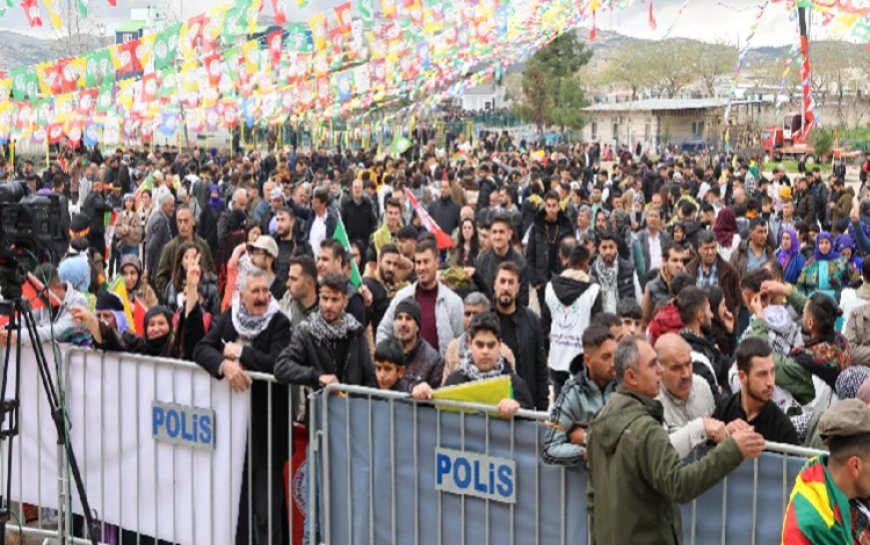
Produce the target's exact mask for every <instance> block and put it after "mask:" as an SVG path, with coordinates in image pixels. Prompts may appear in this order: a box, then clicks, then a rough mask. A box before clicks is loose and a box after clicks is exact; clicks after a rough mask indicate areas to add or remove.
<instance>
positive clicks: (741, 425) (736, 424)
mask: <svg viewBox="0 0 870 545" xmlns="http://www.w3.org/2000/svg"><path fill="white" fill-rule="evenodd" d="M754 429H755V428H754V427H752V426H750V425H749V424H748V423H747V422H746V420H743V419H742V418H735V419H734V420H732V421H731V422H728V423H727V424H725V433H726V435H729V436H731V435H734V432H736V431H738V430H754Z"/></svg>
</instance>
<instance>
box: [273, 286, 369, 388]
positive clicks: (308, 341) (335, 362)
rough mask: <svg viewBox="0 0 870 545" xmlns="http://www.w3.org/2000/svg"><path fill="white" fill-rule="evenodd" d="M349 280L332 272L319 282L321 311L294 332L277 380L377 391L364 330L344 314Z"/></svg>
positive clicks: (304, 384)
mask: <svg viewBox="0 0 870 545" xmlns="http://www.w3.org/2000/svg"><path fill="white" fill-rule="evenodd" d="M347 286H348V282H347V279H346V278H345V277H344V276H343V275H341V274H339V273H334V272H330V273H327V274H325V275H324V276H323V277H322V278H321V279H320V309H319V310H318V311H316V312H314V313H313V314H311V316H309V317H308V320H307V321H305V322H302V323H301V324H299V326H297V327H296V329H295V330H294V331H293V337H292V338H291V339H290V344H289V345H287V347H286V348H285V349H284V350H283V351H282V352H281V355H280V356H278V361H277V363H276V365H275V378H276V379H278V380H279V381H281V382H288V383H290V384H299V385H302V386H309V387H311V388H314V389H316V390H319V389H320V388H322V387H324V386H326V385H328V384H334V383H341V384H354V385H362V386H371V387H373V388H377V384H378V383H377V380H376V378H375V370H374V366H373V364H372V358H371V352H370V351H369V344H368V340H367V339H366V337H365V335H364V334H363V326H362V324H360V323H359V321H357V319H356V318H354V317H353V316H352V315H350V314H348V313H346V312H345V311H344V309H345V307H346V306H347Z"/></svg>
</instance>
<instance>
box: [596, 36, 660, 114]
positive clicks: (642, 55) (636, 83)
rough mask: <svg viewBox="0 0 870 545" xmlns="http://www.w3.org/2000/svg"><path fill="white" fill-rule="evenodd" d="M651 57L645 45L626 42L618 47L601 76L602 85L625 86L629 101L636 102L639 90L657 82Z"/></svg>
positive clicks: (647, 45) (647, 46)
mask: <svg viewBox="0 0 870 545" xmlns="http://www.w3.org/2000/svg"><path fill="white" fill-rule="evenodd" d="M651 57H652V55H651V54H650V48H649V44H647V43H642V42H628V43H625V44H623V45H621V46H619V48H618V49H617V50H616V51H615V52H614V54H613V56H612V57H611V58H610V60H609V61H608V62H607V67H606V68H605V69H604V71H603V72H602V74H601V81H602V83H605V84H614V83H615V84H622V85H625V86H626V87H628V88H629V89H630V90H631V100H637V96H638V93H639V92H640V91H641V90H646V89H649V88H651V87H653V86H654V85H655V84H656V82H657V80H658V74H657V73H656V67H655V66H654V65H653V64H652V63H651V62H650V60H651Z"/></svg>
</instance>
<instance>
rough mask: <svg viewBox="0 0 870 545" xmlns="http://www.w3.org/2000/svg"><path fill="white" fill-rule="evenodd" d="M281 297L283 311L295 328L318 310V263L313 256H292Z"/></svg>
mask: <svg viewBox="0 0 870 545" xmlns="http://www.w3.org/2000/svg"><path fill="white" fill-rule="evenodd" d="M285 287H286V291H285V292H284V297H283V298H282V299H281V311H282V312H284V314H286V315H287V318H289V319H290V325H291V326H292V327H293V328H294V329H295V328H296V326H297V325H299V324H300V323H301V322H302V321H303V320H305V319H307V318H308V316H309V315H311V313H312V312H314V311H316V310H317V265H315V264H314V260H313V259H311V256H307V255H302V256H296V257H291V258H290V270H289V272H288V273H287V284H286V286H285Z"/></svg>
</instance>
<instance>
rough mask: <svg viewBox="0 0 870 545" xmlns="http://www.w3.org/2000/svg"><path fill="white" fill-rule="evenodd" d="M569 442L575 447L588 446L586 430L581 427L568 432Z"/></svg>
mask: <svg viewBox="0 0 870 545" xmlns="http://www.w3.org/2000/svg"><path fill="white" fill-rule="evenodd" d="M568 441H570V442H571V443H574V444H575V445H580V446H581V447H582V446H585V445H586V428H583V427H581V426H577V427H576V428H573V429H572V430H571V431H569V432H568Z"/></svg>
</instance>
